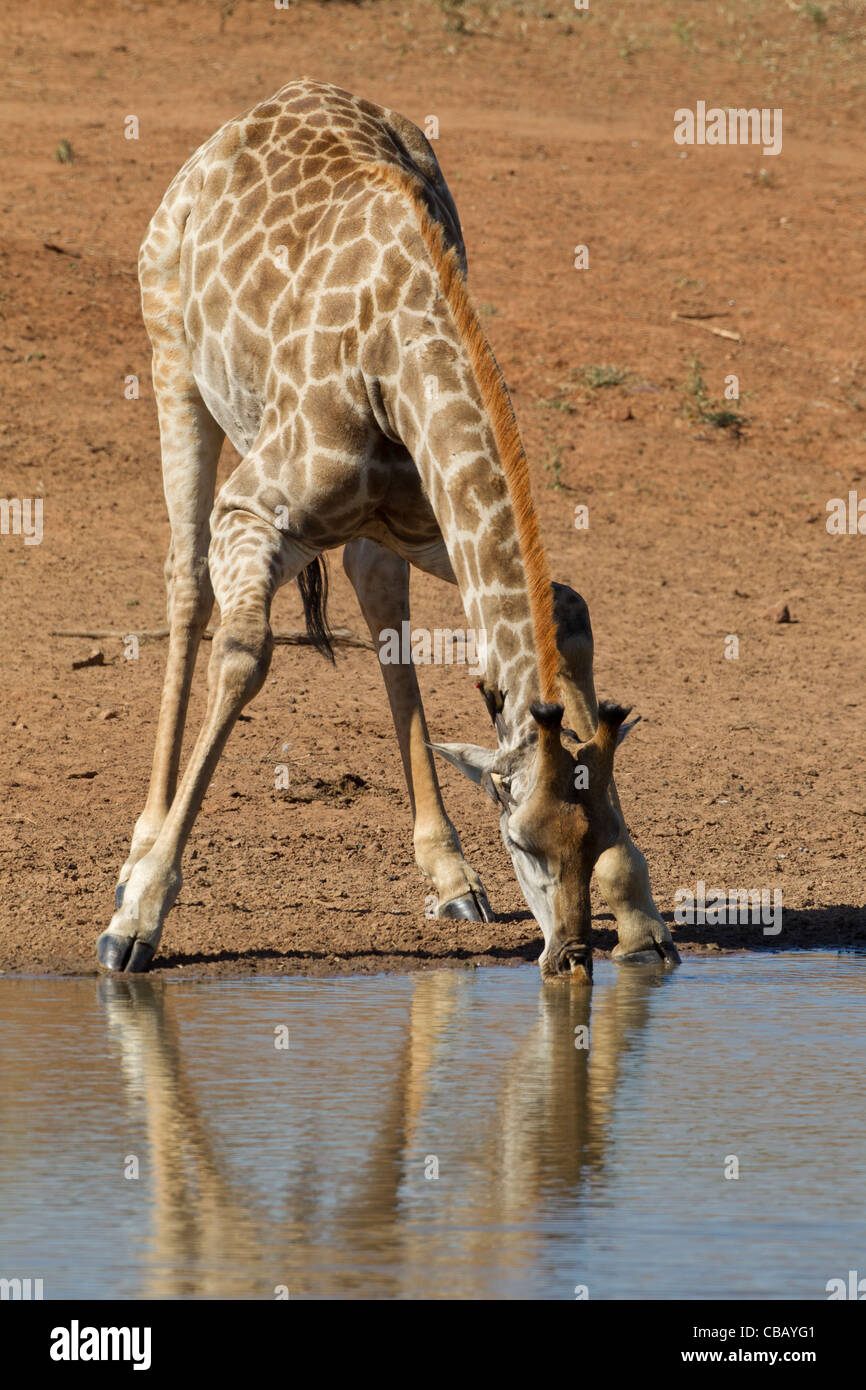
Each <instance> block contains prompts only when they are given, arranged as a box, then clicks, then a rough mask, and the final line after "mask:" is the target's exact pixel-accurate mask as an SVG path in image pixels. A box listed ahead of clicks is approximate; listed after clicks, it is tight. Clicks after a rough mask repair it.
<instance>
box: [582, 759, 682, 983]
mask: <svg viewBox="0 0 866 1390" xmlns="http://www.w3.org/2000/svg"><path fill="white" fill-rule="evenodd" d="M610 799H611V803H612V804H613V808H614V811H615V812H616V814H617V816H618V818H619V824H620V831H619V839H618V840H617V842H616V844H615V845H612V846H611V848H610V849H607V850H605V852H604V854H602V855H600V856H599V858H598V860H597V861H596V865H595V876H596V879H597V881H598V886H599V888H600V889H601V891H602V893H603V894H604V896H605V898H606V899H607V902H608V905H609V906H610V909H611V911H612V912H613V914H614V916H615V917H616V932H617V936H618V937H619V942H618V944H617V946H616V947H615V948H614V951H613V958H614V960H618V961H637V962H639V961H642V960H647V961H650V960H658V959H659V957H660V958H661V959H662V960H663V961H665V962H666V963H667V964H669V965H678V964H679V959H680V958H679V954H678V952H677V948H676V946H675V945H674V943H673V940H672V938H671V934H670V931H669V930H668V926H667V923H666V922H665V921H664V920H663V918H662V916H661V913H660V912H659V910H658V908H657V907H656V905H655V902H654V900H653V895H652V889H651V887H650V877H649V869H648V868H647V862H646V859H645V858H644V856H643V855H642V854H641V852H640V850H639V849H638V847H637V845H636V844H635V843H634V841H633V840H632V838H631V836H630V835H629V833H628V827H627V825H626V823H625V818H624V816H623V814H622V808H621V806H620V804H619V796H618V795H617V790H616V787H615V786H614V784H613V779H612V778H611V784H610Z"/></svg>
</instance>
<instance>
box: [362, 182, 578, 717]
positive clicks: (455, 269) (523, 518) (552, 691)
mask: <svg viewBox="0 0 866 1390" xmlns="http://www.w3.org/2000/svg"><path fill="white" fill-rule="evenodd" d="M366 168H367V169H368V170H369V171H370V172H371V173H375V174H376V175H378V176H379V178H380V179H382V180H383V181H384V182H385V183H388V184H390V185H391V186H392V187H393V188H395V189H396V190H397V191H398V192H400V193H402V194H404V195H405V196H406V197H407V198H408V199H409V201H410V202H411V204H412V206H413V208H414V211H415V213H416V214H417V217H418V225H419V229H420V232H421V236H422V238H423V240H424V244H425V245H426V247H427V250H428V251H429V253H430V256H431V259H432V261H433V264H434V266H435V268H436V272H437V274H438V276H439V280H440V283H441V285H442V290H443V293H444V295H445V299H446V301H447V303H448V307H449V308H450V310H451V313H452V314H453V316H454V320H455V322H456V324H457V328H458V331H459V333H460V336H461V338H462V340H463V342H464V344H465V347H466V350H467V352H468V354H469V360H470V362H471V364H472V370H473V372H474V374H475V379H476V382H477V384H478V389H479V391H480V393H481V399H482V402H483V404H484V408H485V410H486V411H487V416H488V419H489V421H490V425H491V428H492V430H493V437H494V439H495V441H496V448H497V451H498V454H499V459H500V462H501V464H502V471H503V473H504V474H505V482H506V485H507V487H508V493H509V497H510V498H511V506H512V509H513V512H514V520H515V525H516V527H517V542H518V546H519V548H520V558H521V560H522V561H523V569H524V573H525V575H526V585H527V590H528V594H529V609H530V613H531V615H532V630H533V636H534V638H535V656H536V662H537V665H538V679H539V685H540V695H541V699H542V700H545V701H555V700H556V699H557V698H558V695H557V682H558V675H559V652H558V649H557V645H556V625H555V622H554V616H553V589H552V586H551V576H550V565H549V563H548V558H547V551H546V549H545V546H544V542H543V540H542V538H541V527H540V526H539V522H538V512H537V511H536V509H535V503H534V502H533V500H532V488H531V485H530V479H529V464H528V462H527V459H526V454H525V452H524V449H523V444H522V442H521V439H520V433H519V430H518V428H517V420H516V419H515V416H514V410H513V407H512V405H511V400H510V398H509V395H508V390H507V387H506V385H505V380H504V378H503V375H502V371H501V369H500V366H499V363H498V362H497V361H496V358H495V357H494V355H493V349H492V348H491V346H490V343H489V342H488V340H487V335H486V333H485V332H484V329H483V328H482V326H481V320H480V319H479V317H478V312H477V310H476V309H475V306H474V305H473V303H472V300H471V299H470V297H469V291H468V289H467V287H466V280H465V277H464V275H463V272H462V270H461V267H460V261H459V258H458V255H457V248H456V247H454V246H450V247H449V246H447V245H446V242H445V233H444V230H443V228H442V225H441V223H439V222H438V221H436V219H435V218H433V217H431V215H430V213H429V212H428V210H427V207H426V205H425V203H424V200H423V194H422V192H421V187H420V184H419V181H418V180H417V179H415V178H413V177H412V176H411V175H410V174H409V173H407V171H406V170H405V169H403V168H401V167H400V166H399V165H393V164H378V163H375V164H374V163H370V164H367V165H366Z"/></svg>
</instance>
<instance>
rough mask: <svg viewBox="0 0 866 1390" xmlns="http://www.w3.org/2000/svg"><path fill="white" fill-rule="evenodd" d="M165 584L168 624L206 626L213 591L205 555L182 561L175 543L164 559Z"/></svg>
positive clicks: (211, 607)
mask: <svg viewBox="0 0 866 1390" xmlns="http://www.w3.org/2000/svg"><path fill="white" fill-rule="evenodd" d="M165 587H166V612H167V615H168V624H169V627H174V626H176V625H177V624H181V625H183V626H184V627H190V628H195V627H199V628H202V629H204V628H205V627H207V624H208V620H209V618H210V615H211V613H212V612H213V604H214V595H213V586H212V585H211V581H210V572H209V570H208V563H207V556H206V555H200V556H197V557H196V558H194V559H193V560H185V561H181V560H179V559H178V557H177V556H176V554H175V550H174V547H173V546H172V547H171V549H170V550H169V552H168V558H167V559H166V562H165Z"/></svg>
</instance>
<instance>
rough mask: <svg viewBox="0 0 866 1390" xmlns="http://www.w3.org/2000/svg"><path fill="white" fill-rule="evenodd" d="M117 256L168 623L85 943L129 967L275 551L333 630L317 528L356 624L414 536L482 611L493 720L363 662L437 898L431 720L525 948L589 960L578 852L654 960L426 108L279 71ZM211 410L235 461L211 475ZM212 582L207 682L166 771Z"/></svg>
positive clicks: (320, 623) (451, 858) (211, 758)
mask: <svg viewBox="0 0 866 1390" xmlns="http://www.w3.org/2000/svg"><path fill="white" fill-rule="evenodd" d="M139 278H140V282H141V295H142V310H143V315H144V320H145V324H146V327H147V330H148V333H149V335H150V338H151V342H152V345H153V384H154V392H155V395H156V400H157V407H158V412H159V428H160V445H161V451H162V466H163V480H164V488H165V496H166V502H167V505H168V512H169V520H170V522H171V534H172V539H171V546H170V550H169V556H168V561H167V565H166V584H167V593H168V615H169V625H170V638H169V649H168V657H167V661H166V673H165V680H164V685H163V692H162V700H161V705H160V715H159V723H158V729H157V738H156V748H155V752H154V759H153V767H152V772H151V778H150V784H149V789H148V795H147V800H146V803H145V807H144V810H143V811H142V813H141V815H140V817H139V819H138V822H137V823H136V826H135V830H134V833H133V838H132V846H131V849H130V853H129V857H128V858H127V861H126V863H125V864H124V866H123V868H122V869H121V872H120V875H119V882H118V890H117V901H116V910H115V913H114V916H113V917H112V920H111V922H110V924H109V927H108V929H107V930H106V931H105V932H104V933H103V934H102V936H101V937H100V938H99V941H98V943H97V955H98V959H99V961H100V962H101V964H102V965H103V966H105V967H106V968H108V969H121V970H128V971H139V970H143V969H146V968H147V966H148V965H149V963H150V961H151V959H152V957H153V954H154V952H155V950H156V948H157V946H158V944H159V941H160V937H161V933H162V927H163V922H164V920H165V917H166V914H167V913H168V911H169V910H170V908H171V906H172V904H173V903H174V901H175V899H176V897H177V894H178V892H179V889H180V885H181V858H182V855H183V850H184V846H185V844H186V842H187V839H188V837H189V834H190V831H191V829H192V826H193V823H194V821H195V817H196V815H197V813H198V810H199V808H200V806H201V803H202V800H203V798H204V795H205V792H206V790H207V786H208V783H209V781H210V778H211V776H212V774H213V771H214V768H215V767H216V764H217V762H218V760H219V757H220V755H221V753H222V750H223V748H224V747H225V744H226V741H227V739H228V737H229V734H230V732H231V729H232V727H233V725H234V723H235V721H236V720H237V718H238V715H239V714H240V712H241V710H242V709H243V707H244V705H245V704H247V703H248V701H249V700H251V699H252V698H253V697H254V696H255V695H256V694H257V693H258V691H259V690H260V689H261V686H262V684H263V682H264V680H265V677H266V674H267V671H268V667H269V664H270V660H271V654H272V649H273V639H272V634H271V628H270V608H271V601H272V599H273V595H274V593H275V592H276V590H277V589H278V588H279V587H280V585H282V584H284V583H286V582H288V581H290V580H292V579H295V580H297V581H298V584H299V587H300V590H301V594H302V597H303V601H304V609H305V614H306V618H307V625H308V630H309V632H310V634H311V638H312V640H313V641H314V643H315V645H317V646H318V647H319V648H320V649H321V650H322V651H324V652H325V653H326V654H331V653H330V644H329V640H328V625H327V616H326V598H327V581H326V572H325V570H324V566H323V560H322V557H323V554H324V552H326V551H328V550H332V549H335V548H337V547H340V546H342V547H343V548H344V549H343V563H344V567H345V569H346V572H347V574H348V576H349V578H350V580H351V582H352V584H353V586H354V588H355V590H356V593H357V595H358V599H359V602H360V605H361V609H362V611H363V614H364V617H365V619H366V621H367V624H368V626H369V628H370V631H371V633H372V634H373V637H374V640H375V638H376V635H377V634H378V633H380V632H382V631H383V630H386V629H388V630H394V631H398V632H400V631H403V628H402V624H403V623H408V622H409V587H408V576H409V566H410V564H411V565H415V566H416V567H417V568H419V569H421V570H423V571H425V572H427V573H429V574H433V575H435V576H438V577H439V578H441V579H443V580H446V581H448V582H450V583H452V584H457V585H458V587H459V590H460V594H461V597H462V600H463V607H464V610H465V612H466V616H467V619H468V621H469V624H470V626H471V628H472V629H473V630H474V631H476V632H483V633H484V634H485V651H484V672H483V682H482V686H483V693H484V697H485V702H486V703H487V707H488V710H489V712H490V714H491V718H492V719H493V721H494V728H495V732H496V741H497V747H496V748H495V749H479V748H474V747H473V746H472V745H432V744H431V743H430V741H429V738H428V733H427V726H426V722H425V718H424V710H423V706H422V703H421V696H420V691H419V688H418V682H417V678H416V674H415V670H414V667H413V665H412V664H410V663H404V662H397V663H393V664H383V665H380V670H381V672H382V675H383V677H384V680H385V684H386V688H387V693H388V698H389V702H390V705H391V709H392V713H393V716H394V723H395V728H396V732H397V738H398V742H399V746H400V752H401V756H402V759H403V764H404V769H405V773H406V780H407V785H408V790H409V798H410V802H411V806H412V812H413V818H414V846H415V857H416V861H417V863H418V865H419V867H420V868H421V870H422V872H423V873H424V874H425V875H426V876H427V877H428V878H429V879H430V880H431V881H432V885H433V888H434V889H435V893H436V898H437V914H438V915H439V916H451V917H457V918H460V917H463V918H468V919H473V920H476V921H477V920H492V917H493V914H492V912H491V909H490V906H489V903H488V902H487V898H486V895H485V893H484V888H483V886H482V884H481V880H480V879H479V878H478V875H477V874H476V873H475V871H474V870H473V869H472V868H471V866H470V865H469V864H468V863H467V862H466V860H465V859H464V857H463V853H462V850H461V847H460V841H459V838H458V836H457V832H456V831H455V829H454V826H453V825H452V823H451V821H450V820H449V818H448V816H447V814H446V812H445V808H444V805H443V802H442V796H441V792H440V789H439V783H438V780H437V776H436V771H435V768H434V765H433V751H434V750H435V751H438V752H439V753H440V754H441V755H442V756H443V757H445V758H447V759H449V760H450V762H451V763H452V764H454V765H456V766H457V767H459V768H460V770H461V771H463V772H464V773H466V774H467V775H468V776H470V777H471V778H472V780H473V781H476V782H478V783H479V784H480V785H481V786H482V787H483V789H484V790H485V791H486V792H487V793H488V795H490V796H491V797H492V798H493V800H494V801H495V802H496V805H497V808H498V810H499V814H500V821H501V828H502V834H503V839H504V842H505V845H506V848H507V849H508V852H509V854H510V855H511V858H512V861H513V863H514V867H515V871H516V874H517V877H518V880H519V882H520V884H521V886H522V888H523V891H524V894H525V896H526V898H527V901H528V903H529V906H530V908H531V910H532V912H533V915H534V916H535V918H536V920H537V921H538V923H539V926H540V927H541V930H542V933H543V936H544V950H543V953H542V956H541V968H542V974H543V975H544V976H545V978H550V977H556V976H560V975H565V976H568V977H569V978H571V979H578V980H583V981H588V980H589V979H591V963H592V947H591V914H590V896H589V884H590V877H591V875H592V873H593V871H595V873H596V876H597V880H598V883H599V885H600V887H601V890H602V892H603V894H604V895H605V896H606V898H607V900H608V902H609V903H610V905H611V907H612V909H613V911H614V913H615V915H616V919H617V929H618V933H619V945H618V947H617V950H616V952H615V955H618V956H619V957H620V958H621V959H626V958H628V959H643V958H645V957H646V956H647V954H648V955H649V956H650V957H651V958H652V959H662V960H664V961H666V962H669V963H675V962H676V960H677V955H676V951H675V948H674V946H673V943H672V941H671V938H670V933H669V931H668V929H667V927H666V925H665V923H664V922H663V920H662V918H661V916H660V915H659V913H658V911H657V909H656V907H655V904H654V902H653V899H652V893H651V891H650V886H649V877H648V873H647V868H646V862H645V860H644V858H643V856H642V855H641V854H640V852H639V851H638V850H637V849H636V847H635V846H634V844H633V843H632V841H631V839H630V837H629V834H628V830H627V829H626V825H625V821H624V819H623V816H622V812H621V809H620V806H619V801H618V799H617V795H616V788H615V786H614V781H613V757H614V749H615V746H616V741H617V731H618V729H619V727H620V725H621V721H622V714H623V712H622V711H620V710H619V709H618V708H617V707H614V706H602V707H601V709H600V710H599V708H598V706H597V705H596V700H595V692H594V688H593V681H592V638H591V632H590V628H589V619H588V614H587V613H586V605H585V604H584V603H583V600H582V599H580V597H579V595H577V594H576V593H575V592H574V591H573V590H571V589H568V588H567V587H566V586H563V585H554V584H552V583H551V578H550V573H549V568H548V563H547V557H546V552H545V549H544V546H543V543H542V539H541V532H540V528H539V523H538V517H537V513H536V510H535V507H534V505H533V502H532V495H531V490H530V483H529V469H528V465H527V461H526V457H525V455H524V452H523V448H522V445H521V442H520V436H519V434H518V430H517V423H516V420H515V417H514V412H513V410H512V408H511V403H510V400H509V397H508V393H507V390H506V387H505V383H504V381H503V378H502V374H501V372H500V370H499V367H498V365H497V363H496V360H495V358H494V356H493V353H492V351H491V349H490V346H489V344H488V342H487V339H486V337H485V335H484V332H483V329H482V327H481V324H480V321H479V319H478V315H477V314H476V312H475V310H474V309H473V307H472V304H471V301H470V299H469V296H468V293H467V289H466V257H465V251H464V247H463V239H462V234H461V230H460V221H459V217H458V214H457V209H456V207H455V205H454V201H453V199H452V197H451V194H450V192H449V190H448V187H447V185H446V183H445V180H444V178H443V176H442V173H441V170H440V169H439V166H438V163H437V161H436V158H435V155H434V154H433V150H432V148H431V147H430V145H429V143H428V141H427V140H426V138H425V137H424V135H422V133H421V132H420V131H419V130H418V129H417V128H416V127H415V126H414V125H412V123H411V122H410V121H408V120H406V119H405V118H404V117H403V116H400V115H398V114H397V113H396V112H394V111H390V110H387V109H385V108H383V107H380V106H375V105H373V104H372V103H370V102H368V101H364V100H362V99H360V98H358V97H355V96H352V95H351V94H350V93H348V92H345V91H342V90H341V89H340V88H338V87H333V86H330V85H328V84H325V83H320V82H314V81H312V80H310V79H306V78H305V79H301V80H300V81H296V82H290V83H289V84H288V85H287V86H285V87H283V88H282V89H281V90H280V91H279V92H278V93H277V94H276V95H275V96H274V97H272V98H270V99H269V100H268V101H265V102H263V103H261V104H260V105H258V106H255V107H253V108H252V109H251V110H250V111H248V112H247V113H246V114H245V115H243V116H240V117H238V118H236V119H234V120H231V121H229V122H228V123H227V124H226V125H224V126H223V127H222V128H221V129H220V130H218V131H217V132H216V134H215V135H213V136H212V137H211V139H210V140H208V141H207V142H206V143H205V144H204V145H202V146H201V148H200V149H199V150H197V151H196V153H195V154H194V155H193V156H192V157H191V159H189V160H188V161H187V163H186V164H185V165H184V167H183V168H182V169H181V170H180V172H179V173H178V175H177V176H176V178H175V179H174V180H173V182H172V183H171V185H170V187H169V189H168V191H167V193H166V195H165V198H164V199H163V202H162V203H161V205H160V207H159V209H158V210H157V212H156V213H155V215H154V217H153V219H152V221H151V223H150V226H149V228H148V231H147V234H146V236H145V239H144V242H143V245H142V248H141V253H140V256H139ZM226 435H227V436H228V437H229V439H230V440H231V442H232V444H233V445H234V446H235V448H236V449H237V450H238V452H239V453H240V455H241V460H242V461H241V463H240V464H239V465H238V467H237V468H236V469H235V470H234V472H233V473H232V475H231V476H230V477H229V478H228V480H227V481H226V482H225V484H224V485H223V486H222V488H221V489H220V491H219V494H218V495H217V496H216V498H214V493H215V486H216V471H217V463H218V459H219V454H220V449H221V446H222V442H223V439H224V437H225V436H226ZM214 599H216V601H217V603H218V604H219V607H220V613H221V622H220V626H219V628H218V630H217V632H216V634H215V637H214V641H213V645H212V648H211V656H210V663H209V667H208V706H207V712H206V715H205V718H204V722H203V724H202V727H201V729H200V731H199V734H198V737H197V739H196V742H195V744H194V746H193V748H192V751H191V752H190V755H189V758H188V761H187V765H186V768H185V770H184V773H183V776H182V778H181V777H180V776H179V771H180V754H181V743H182V739H183V729H184V723H185V720H186V713H187V705H188V699H189V691H190V684H191V681H192V675H193V670H194V666H195V661H196V655H197V652H198V649H199V645H200V642H201V637H202V633H203V631H204V628H205V626H206V624H207V622H208V619H209V617H210V614H211V611H212V608H213V603H214ZM563 720H565V726H564V727H563ZM578 766H580V767H582V768H583V769H584V774H585V775H581V776H576V775H575V770H576V768H577V767H578Z"/></svg>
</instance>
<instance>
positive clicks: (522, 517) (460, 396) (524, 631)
mask: <svg viewBox="0 0 866 1390" xmlns="http://www.w3.org/2000/svg"><path fill="white" fill-rule="evenodd" d="M385 177H386V179H387V181H388V182H390V183H391V184H392V185H395V184H396V185H397V186H398V187H399V188H400V189H401V191H402V192H403V194H404V195H408V203H409V206H407V215H408V216H409V218H410V219H411V221H412V223H413V224H414V231H415V233H416V237H417V240H418V241H420V242H421V243H422V245H421V246H420V247H419V248H418V254H417V256H416V257H415V260H416V267H421V274H420V281H421V283H420V285H419V286H418V288H417V290H416V292H415V293H414V294H413V296H412V299H411V301H404V303H403V305H402V306H401V308H400V309H399V310H398V312H397V313H396V315H394V316H393V317H392V318H391V319H390V320H389V321H388V322H387V324H385V325H382V326H381V327H380V334H379V345H380V350H381V352H382V353H383V364H384V363H387V366H388V367H389V368H390V370H389V371H385V372H383V373H382V374H381V377H380V386H381V389H382V394H383V401H384V403H385V406H386V411H387V412H388V414H389V416H390V418H391V422H392V425H393V428H394V429H395V431H396V433H397V435H398V436H399V437H400V438H401V439H402V441H403V443H404V444H405V445H406V447H407V448H408V449H409V451H410V453H411V454H412V457H413V459H414V461H415V464H416V466H417V468H418V470H419V472H420V474H421V478H422V481H423V483H424V486H425V490H426V492H427V496H428V497H429V499H430V502H431V504H432V507H433V510H434V512H435V514H436V519H437V521H438V523H439V528H440V530H441V532H442V536H443V538H444V541H445V544H446V547H447V549H448V553H449V556H450V559H451V564H452V568H453V570H454V574H455V576H456V579H457V583H458V585H459V588H460V592H461V596H462V598H463V606H464V609H465V611H466V615H467V617H468V619H469V621H470V624H471V625H472V627H473V628H475V629H476V631H477V632H478V633H479V634H483V640H484V644H485V650H486V663H485V667H486V669H485V673H484V677H483V683H482V688H483V690H484V692H485V698H486V699H487V701H488V708H490V709H491V713H493V712H494V710H495V711H496V712H497V713H498V714H499V718H498V719H497V721H496V725H497V732H498V735H499V739H500V743H502V744H513V743H515V742H517V741H519V740H520V738H521V737H523V736H524V735H525V733H526V731H527V729H528V728H529V727H530V726H531V724H532V720H531V715H530V714H529V706H530V704H531V703H532V702H533V701H534V700H538V699H543V700H552V699H556V698H557V674H556V673H557V669H558V655H557V650H556V641H555V629H554V623H553V596H552V589H551V583H550V573H549V569H548V565H547V557H546V553H545V551H544V547H543V545H542V542H541V536H540V532H539V527H538V518H537V514H536V512H535V508H534V505H533V502H532V496H531V492H530V488H529V470H528V465H527V462H526V458H525V455H524V453H523V448H522V445H521V442H520V437H519V434H518V431H517V424H516V421H515V419H514V413H513V410H512V408H511V402H510V400H509V397H508V392H507V390H506V388H505V383H504V381H503V379H502V375H501V373H500V371H499V368H498V366H497V364H496V360H495V358H494V356H493V353H492V351H491V349H490V346H489V344H488V343H487V340H486V337H485V336H484V332H483V330H482V328H481V325H480V323H479V320H478V317H477V314H476V313H475V311H474V309H473V308H472V306H471V304H470V302H469V299H468V296H467V294H466V286H465V280H464V278H463V274H462V270H461V267H460V262H459V260H458V256H457V252H456V251H455V250H453V249H452V250H447V249H446V247H445V244H444V235H443V232H442V229H441V227H440V226H439V224H438V223H436V222H434V221H433V220H432V219H431V218H430V217H429V216H428V215H427V213H426V211H425V210H424V208H423V207H419V200H418V197H417V193H415V191H414V189H413V186H412V185H411V183H410V182H409V181H408V180H405V179H402V178H401V176H400V174H399V173H398V174H395V173H394V171H393V170H388V171H387V174H386V175H385ZM418 233H420V236H418V235H417V234H418ZM406 236H407V234H406V232H405V230H404V232H403V238H402V239H403V244H404V246H405V245H406ZM409 239H410V240H411V235H410V237H409ZM425 252H426V254H425ZM395 361H396V368H395V367H394V365H393V364H394V363H395Z"/></svg>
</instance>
